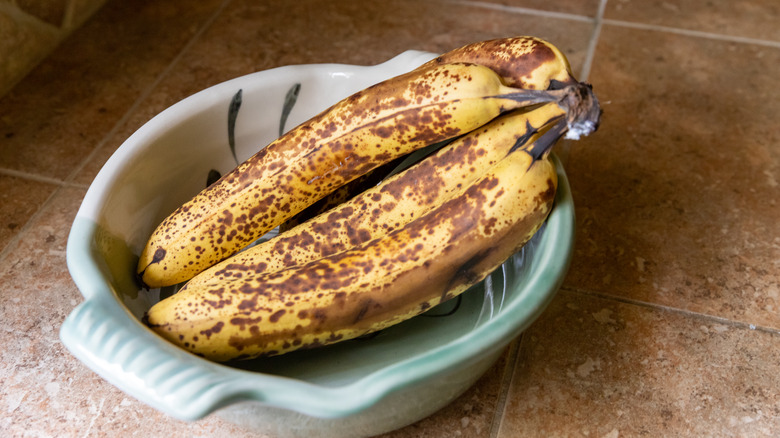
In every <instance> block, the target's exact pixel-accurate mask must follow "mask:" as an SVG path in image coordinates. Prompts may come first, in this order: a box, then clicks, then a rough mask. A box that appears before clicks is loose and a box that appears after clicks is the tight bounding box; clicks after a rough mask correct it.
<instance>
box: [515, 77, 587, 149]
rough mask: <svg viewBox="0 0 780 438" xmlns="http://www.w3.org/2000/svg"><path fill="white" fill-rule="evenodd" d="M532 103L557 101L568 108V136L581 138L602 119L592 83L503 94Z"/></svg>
mask: <svg viewBox="0 0 780 438" xmlns="http://www.w3.org/2000/svg"><path fill="white" fill-rule="evenodd" d="M503 97H505V98H507V99H512V100H514V101H516V102H523V103H527V104H528V105H529V106H530V105H535V104H539V103H547V102H557V103H558V105H559V106H560V107H561V108H563V109H564V110H566V124H567V127H568V129H567V131H566V137H565V138H567V139H570V140H579V139H580V138H581V137H583V136H587V135H590V134H592V133H593V132H595V131H596V130H597V129H598V127H599V121H600V119H601V112H602V111H601V107H600V106H599V101H598V99H597V98H596V95H595V94H593V88H592V87H591V86H590V84H586V83H584V82H580V83H577V84H574V85H569V86H566V87H564V88H561V89H559V90H518V91H515V92H512V93H508V94H506V95H505V96H503Z"/></svg>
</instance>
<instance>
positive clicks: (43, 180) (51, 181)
mask: <svg viewBox="0 0 780 438" xmlns="http://www.w3.org/2000/svg"><path fill="white" fill-rule="evenodd" d="M0 175H7V176H12V177H14V178H19V179H26V180H30V181H35V182H40V183H46V184H52V185H56V186H62V187H75V188H80V189H86V188H88V187H89V186H88V185H87V184H79V183H73V182H66V181H63V180H60V179H57V178H50V177H48V176H43V175H36V174H34V173H28V172H22V171H20V170H14V169H4V168H0Z"/></svg>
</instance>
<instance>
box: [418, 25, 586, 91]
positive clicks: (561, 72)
mask: <svg viewBox="0 0 780 438" xmlns="http://www.w3.org/2000/svg"><path fill="white" fill-rule="evenodd" d="M453 62H468V63H474V64H479V65H484V66H485V67H488V68H490V69H491V70H493V71H495V72H497V73H498V74H499V75H500V76H501V79H502V80H503V82H504V83H505V84H506V85H509V86H510V87H516V88H524V89H529V90H547V89H561V88H564V87H566V86H569V85H575V84H577V83H578V81H577V80H576V79H574V76H573V75H572V73H571V66H570V65H569V61H568V59H566V56H565V55H564V54H563V53H562V52H561V51H560V50H559V49H558V48H557V47H555V46H554V45H552V44H550V43H549V42H547V41H545V40H542V39H540V38H536V37H532V36H519V37H511V38H497V39H492V40H487V41H480V42H476V43H472V44H467V45H465V46H462V47H459V48H457V49H454V50H451V51H449V52H447V53H444V54H443V55H441V56H439V57H437V58H434V59H432V60H431V61H429V62H427V63H426V64H423V65H422V66H421V67H420V68H423V69H425V68H430V67H431V66H434V65H440V64H449V63H453Z"/></svg>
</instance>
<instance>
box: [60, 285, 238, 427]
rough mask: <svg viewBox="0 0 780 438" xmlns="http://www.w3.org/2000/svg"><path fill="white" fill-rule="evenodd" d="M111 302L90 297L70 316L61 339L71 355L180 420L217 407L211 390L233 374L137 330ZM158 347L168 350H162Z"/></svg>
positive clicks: (220, 390)
mask: <svg viewBox="0 0 780 438" xmlns="http://www.w3.org/2000/svg"><path fill="white" fill-rule="evenodd" d="M112 307H113V306H110V305H106V304H104V303H102V302H100V301H99V300H97V299H92V300H87V301H85V302H83V303H82V304H80V305H79V306H77V307H76V308H75V309H74V310H73V311H72V312H71V313H70V315H68V317H67V318H66V319H65V321H64V322H63V324H62V327H61V329H60V339H61V340H62V342H63V344H64V345H65V346H66V347H67V348H68V350H69V351H70V352H71V354H73V356H75V357H76V358H77V359H79V360H80V361H82V362H83V363H84V364H85V365H87V366H88V367H89V368H90V369H92V370H93V371H95V372H96V373H97V374H98V375H100V376H101V377H102V378H104V379H105V380H107V381H108V382H109V383H111V384H112V385H114V386H116V387H118V388H119V389H121V390H122V391H124V392H125V393H127V394H133V396H134V397H136V398H138V399H139V400H140V401H142V402H144V403H146V404H148V405H150V406H152V407H154V408H155V409H158V410H160V411H162V412H165V413H167V414H169V415H171V416H173V417H176V418H179V419H181V420H187V421H192V420H197V419H199V418H202V417H205V416H206V415H208V414H210V413H211V412H212V411H214V410H216V409H218V408H219V407H220V406H219V404H220V400H219V398H220V397H218V396H217V397H215V395H216V394H221V393H223V392H224V389H225V386H226V385H227V386H231V380H233V379H231V378H230V377H225V376H223V375H220V374H218V373H216V372H215V371H216V370H213V369H211V368H212V367H213V366H216V365H214V364H211V363H209V362H207V361H200V360H197V358H195V357H193V356H191V355H189V353H186V352H184V351H178V349H177V348H175V347H174V346H172V345H167V343H166V342H165V341H164V340H162V339H160V338H159V337H157V336H155V335H154V334H153V333H151V331H150V330H148V329H146V330H139V329H140V328H141V327H139V326H140V322H138V321H137V320H135V319H133V318H132V317H128V316H129V315H116V312H126V311H125V310H123V309H119V308H112ZM150 344H161V345H158V346H157V347H158V348H149V346H150ZM159 348H163V349H165V350H169V351H167V352H166V355H162V354H161V353H159ZM182 361H183V362H185V363H187V366H182Z"/></svg>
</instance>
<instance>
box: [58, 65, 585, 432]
mask: <svg viewBox="0 0 780 438" xmlns="http://www.w3.org/2000/svg"><path fill="white" fill-rule="evenodd" d="M433 56H434V55H433V54H430V53H423V52H415V51H409V52H405V53H403V54H401V55H399V56H397V57H395V58H393V59H391V60H389V61H387V62H385V63H383V64H380V65H376V66H371V67H361V66H349V65H334V64H322V65H303V66H289V67H282V68H277V69H273V70H268V71H264V72H259V73H255V74H251V75H247V76H244V77H240V78H237V79H234V80H231V81H228V82H225V83H222V84H219V85H216V86H214V87H211V88H208V89H206V90H204V91H202V92H199V93H197V94H195V95H193V96H191V97H188V98H187V99H184V100H183V101H181V102H179V103H177V104H176V105H173V106H172V107H170V108H168V109H167V110H165V111H163V112H162V113H160V114H159V115H158V116H156V117H155V118H153V119H152V120H150V121H149V122H148V123H147V124H146V125H144V126H143V127H142V128H141V129H139V130H138V131H137V132H135V133H134V134H133V135H132V136H131V137H130V138H128V139H127V141H126V142H125V143H124V144H123V145H122V146H121V147H120V148H119V149H118V150H117V152H116V153H115V154H114V155H113V156H112V157H111V158H110V159H109V161H108V162H107V163H106V165H105V166H104V167H103V169H102V170H101V171H100V173H99V174H98V176H97V177H96V178H95V181H94V182H93V183H92V185H91V186H90V189H89V191H88V192H87V195H86V196H85V198H84V201H83V204H82V205H81V208H80V210H79V212H78V215H77V217H76V219H75V221H74V223H73V227H72V229H71V233H70V236H69V240H68V248H67V261H68V268H69V270H70V273H71V275H72V277H73V279H74V281H75V282H76V285H77V286H78V287H79V289H80V290H81V293H82V294H83V295H84V302H83V303H82V304H80V305H79V306H78V307H76V308H75V309H74V310H73V312H72V313H71V314H70V315H69V316H68V318H67V319H66V320H65V322H64V324H63V326H62V329H61V332H60V335H61V339H62V341H63V342H64V344H65V345H66V346H67V348H68V349H69V350H70V351H71V352H72V354H73V355H74V356H76V357H77V358H78V359H80V360H81V361H82V362H83V363H84V364H85V365H86V366H88V367H90V368H91V369H93V370H94V371H95V372H97V373H98V374H100V375H101V376H102V377H103V378H105V379H106V380H107V381H109V382H111V383H112V384H113V385H115V386H117V387H118V388H120V389H121V390H123V391H125V392H126V393H127V394H129V395H131V396H133V397H135V398H137V399H139V400H141V401H143V402H145V403H147V404H148V405H150V406H152V407H154V408H156V409H158V410H160V411H162V412H165V413H167V414H169V415H171V416H173V417H176V418H179V419H184V420H197V419H199V418H202V417H204V416H207V415H210V414H212V413H215V414H216V415H220V416H222V417H223V418H225V419H227V420H228V421H231V422H234V423H236V424H239V425H241V426H243V427H246V428H249V429H253V430H256V431H260V432H263V433H267V434H269V435H271V436H300V437H307V438H308V437H311V436H317V437H338V438H344V437H350V436H370V435H375V434H379V433H383V432H387V431H390V430H394V429H397V428H399V427H402V426H404V425H407V424H410V423H413V422H415V421H417V420H420V419H422V418H424V417H426V416H428V415H430V414H432V413H433V412H435V411H436V410H438V409H440V408H442V407H443V406H445V405H446V404H447V403H449V402H450V401H452V400H453V399H454V398H456V397H457V396H458V395H460V394H461V393H463V392H464V391H465V390H466V389H468V388H469V387H470V386H471V385H472V384H474V382H475V381H476V380H477V379H478V378H479V377H480V376H481V375H482V374H483V373H484V372H485V371H486V370H487V369H488V368H489V367H490V366H491V365H492V364H494V363H495V361H496V360H497V359H498V357H499V356H500V355H501V353H502V351H503V350H504V349H505V347H506V346H507V344H508V343H509V342H510V341H512V339H514V338H515V337H516V336H517V335H518V334H520V333H521V332H522V331H523V330H524V329H525V328H526V327H528V325H529V324H531V322H532V321H533V320H534V319H535V318H536V317H537V316H538V315H539V314H540V313H541V312H542V311H543V309H544V308H545V306H546V305H547V304H548V303H549V301H550V300H551V299H552V297H553V295H554V294H555V292H556V291H557V289H558V287H559V286H560V283H561V281H562V280H563V277H564V274H565V272H566V270H567V268H568V264H569V261H570V258H571V254H572V245H573V234H574V208H573V204H572V199H571V193H570V191H569V186H568V182H567V179H566V175H565V173H564V172H563V169H562V168H561V166H560V163H558V162H557V161H556V163H557V165H558V176H559V189H558V193H557V197H556V203H555V208H554V210H553V211H552V213H551V215H550V217H549V219H548V221H547V223H546V225H545V226H544V228H543V229H542V230H541V231H540V232H539V233H537V235H536V236H535V237H534V239H533V240H532V241H531V242H530V243H529V244H528V245H526V247H525V248H524V249H523V250H522V251H521V252H519V253H518V254H516V255H515V256H514V257H513V258H511V259H510V260H508V261H507V262H506V263H505V264H504V265H503V266H502V267H501V268H499V269H498V270H497V271H496V272H494V273H493V274H492V275H491V276H490V277H488V279H486V280H485V281H484V282H482V283H480V284H479V285H477V286H475V287H473V288H472V289H470V290H469V291H468V292H466V293H465V294H463V295H462V298H461V299H459V300H453V301H451V302H448V303H444V304H442V305H441V306H439V307H436V308H434V309H431V311H429V312H428V313H427V314H424V315H421V316H418V317H416V318H413V319H411V320H409V321H407V322H405V323H402V324H399V325H397V326H394V327H392V328H389V329H387V330H384V331H382V332H380V333H379V334H378V335H376V336H373V337H369V338H365V339H359V340H353V341H347V342H344V343H341V344H336V345H333V346H330V347H325V348H322V349H318V350H310V351H301V352H294V353H290V354H287V355H283V356H280V357H275V358H270V359H263V360H255V361H250V362H245V363H241V364H240V365H223V364H217V363H212V362H209V361H207V360H204V359H201V358H199V357H196V356H194V355H191V354H189V353H187V352H185V351H183V350H180V349H178V348H177V347H175V346H173V345H171V344H169V343H168V342H166V341H165V340H163V339H162V338H160V337H158V336H157V335H155V334H154V333H153V332H151V331H150V330H149V329H147V328H146V327H145V326H144V325H143V324H142V323H141V321H140V319H141V317H142V315H143V313H144V312H145V311H146V310H147V309H148V308H149V307H150V306H151V305H152V304H154V303H155V302H157V301H158V300H159V298H160V295H161V293H162V294H165V293H169V292H170V291H160V290H159V289H156V290H142V289H139V288H138V287H137V285H136V283H135V282H134V281H133V273H134V269H135V265H136V261H137V258H138V254H139V253H140V251H141V248H142V246H143V245H144V243H145V242H146V239H147V238H148V236H149V235H150V233H151V232H152V230H153V228H154V227H155V226H156V225H157V224H158V223H159V222H160V221H161V220H162V219H163V218H164V217H165V216H167V215H168V214H169V213H170V212H171V211H173V209H175V208H176V207H177V206H179V205H180V204H182V203H183V202H184V201H186V200H187V199H189V198H190V197H191V196H193V195H194V194H195V193H197V192H198V191H199V190H201V189H202V188H203V187H204V186H205V184H206V182H207V178H208V175H209V173H210V172H211V173H213V172H212V171H217V172H219V173H223V174H224V173H226V172H228V171H229V170H230V169H232V168H233V167H234V166H235V165H236V161H237V160H239V161H240V160H244V159H246V158H248V157H249V156H251V155H252V154H253V153H254V152H256V148H257V147H259V145H265V144H268V143H269V142H270V141H272V140H273V139H274V138H276V137H277V136H278V135H279V133H280V132H281V131H284V130H286V129H289V128H290V127H292V126H295V125H297V124H298V123H301V122H303V121H305V120H307V119H308V118H310V117H311V116H313V115H315V114H316V113H318V112H319V111H321V110H323V109H325V108H327V107H328V106H330V105H331V104H333V103H335V102H336V101H338V100H340V99H341V98H343V97H346V96H348V95H350V94H352V93H353V92H355V91H358V90H360V89H363V88H365V87H367V86H369V85H371V84H373V83H376V82H379V81H381V80H384V79H386V78H389V77H392V76H395V75H398V74H400V73H403V72H405V71H408V70H411V69H413V68H415V67H417V66H418V65H420V64H422V63H423V62H425V61H427V60H429V59H431V58H432V57H433ZM234 152H235V155H234Z"/></svg>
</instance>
